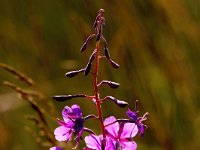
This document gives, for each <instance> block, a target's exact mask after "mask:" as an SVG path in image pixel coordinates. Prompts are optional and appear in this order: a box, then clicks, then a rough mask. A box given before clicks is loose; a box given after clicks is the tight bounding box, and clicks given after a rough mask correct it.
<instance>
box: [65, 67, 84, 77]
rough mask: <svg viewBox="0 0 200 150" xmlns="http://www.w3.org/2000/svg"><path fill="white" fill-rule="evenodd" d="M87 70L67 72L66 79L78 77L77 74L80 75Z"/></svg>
mask: <svg viewBox="0 0 200 150" xmlns="http://www.w3.org/2000/svg"><path fill="white" fill-rule="evenodd" d="M84 70H85V69H81V70H76V71H70V72H67V73H66V74H65V76H66V77H69V78H72V77H74V76H76V75H77V74H79V73H80V72H83V71H84Z"/></svg>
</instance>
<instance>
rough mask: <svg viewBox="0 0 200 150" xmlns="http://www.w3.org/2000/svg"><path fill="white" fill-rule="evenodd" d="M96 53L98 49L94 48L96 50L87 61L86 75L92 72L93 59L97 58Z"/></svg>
mask: <svg viewBox="0 0 200 150" xmlns="http://www.w3.org/2000/svg"><path fill="white" fill-rule="evenodd" d="M95 54H96V50H94V52H93V53H92V55H91V56H90V58H89V61H88V63H87V66H86V67H85V72H84V74H85V76H87V75H88V73H89V72H90V69H91V67H92V61H93V60H94V58H95Z"/></svg>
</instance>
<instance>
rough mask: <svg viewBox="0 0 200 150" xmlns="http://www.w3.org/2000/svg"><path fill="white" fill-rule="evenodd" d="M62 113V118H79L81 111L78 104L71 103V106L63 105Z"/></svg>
mask: <svg viewBox="0 0 200 150" xmlns="http://www.w3.org/2000/svg"><path fill="white" fill-rule="evenodd" d="M62 115H63V118H64V119H67V118H71V119H76V118H80V117H81V116H82V111H81V109H80V106H78V105H76V104H75V105H72V106H71V108H70V107H69V106H65V107H64V109H63V111H62Z"/></svg>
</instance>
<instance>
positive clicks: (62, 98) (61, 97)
mask: <svg viewBox="0 0 200 150" xmlns="http://www.w3.org/2000/svg"><path fill="white" fill-rule="evenodd" d="M78 97H86V95H84V94H76V95H56V96H53V97H52V98H53V99H54V100H56V101H66V100H70V99H72V98H78Z"/></svg>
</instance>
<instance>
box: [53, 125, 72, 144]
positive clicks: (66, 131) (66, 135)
mask: <svg viewBox="0 0 200 150" xmlns="http://www.w3.org/2000/svg"><path fill="white" fill-rule="evenodd" d="M54 135H55V138H56V140H58V141H67V140H71V136H72V132H71V131H70V128H66V127H64V126H60V127H57V128H56V129H55V130H54Z"/></svg>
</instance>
